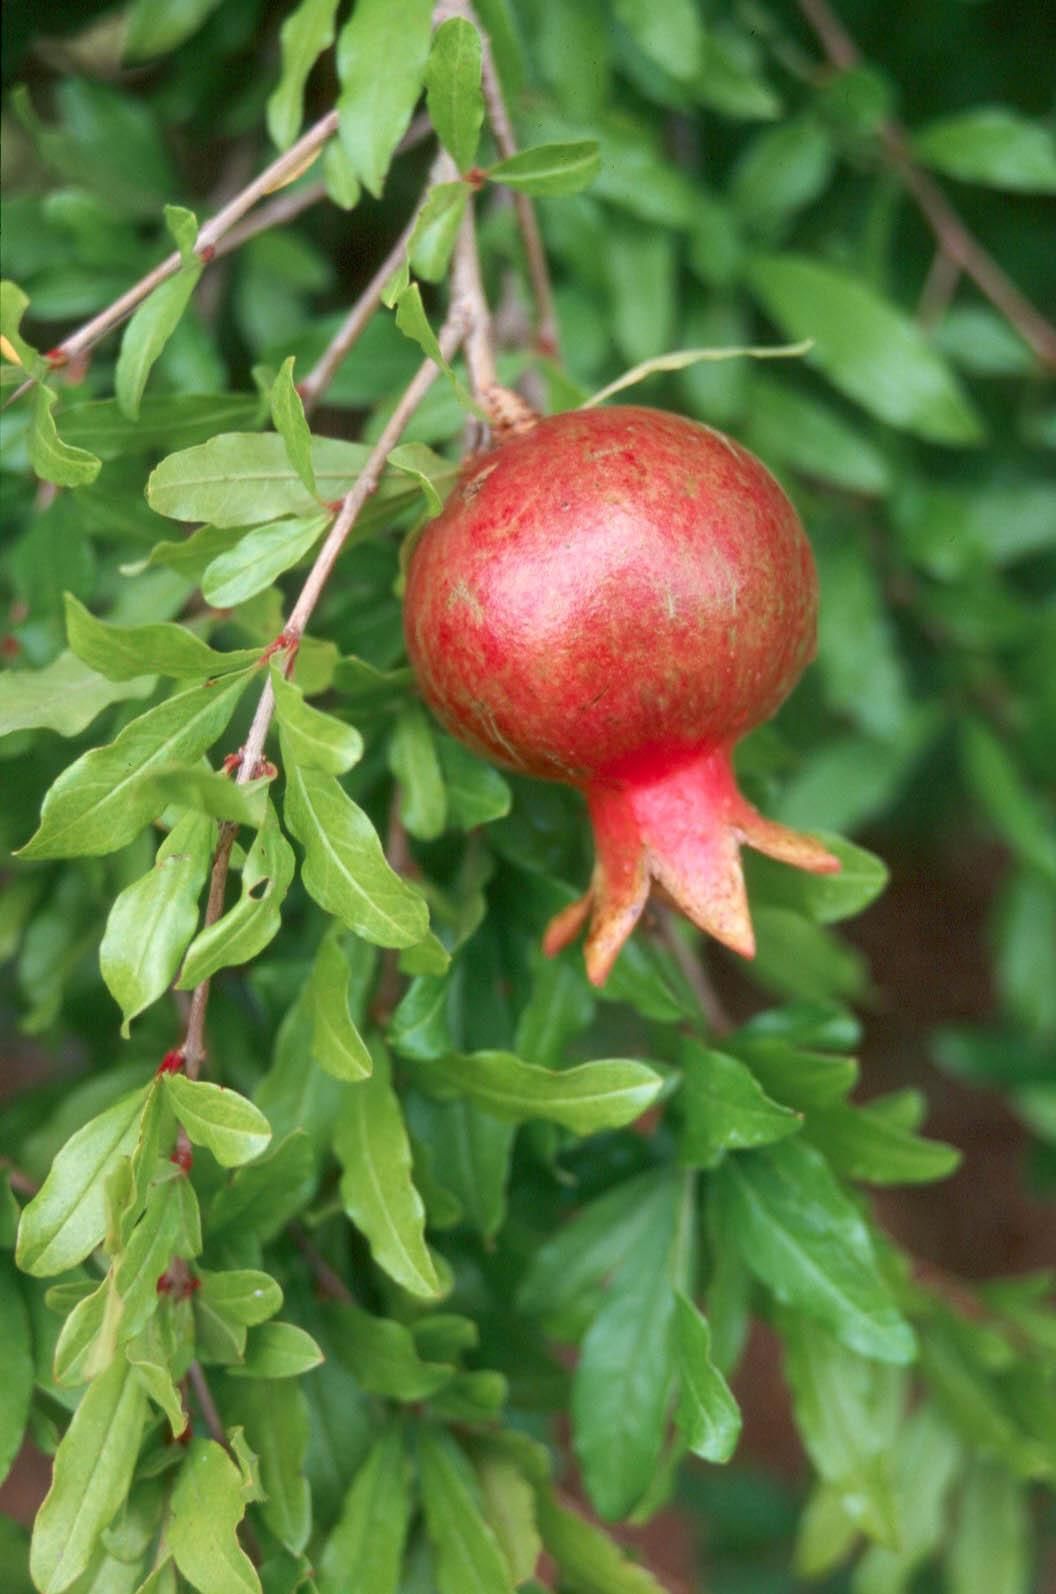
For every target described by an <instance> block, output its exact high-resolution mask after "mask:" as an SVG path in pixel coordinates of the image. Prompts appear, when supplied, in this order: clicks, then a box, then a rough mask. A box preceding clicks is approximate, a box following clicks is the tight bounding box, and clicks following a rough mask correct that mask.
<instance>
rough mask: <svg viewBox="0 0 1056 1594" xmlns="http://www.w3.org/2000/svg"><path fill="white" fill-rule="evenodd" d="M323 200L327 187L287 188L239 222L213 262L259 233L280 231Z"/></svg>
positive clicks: (313, 184) (217, 252)
mask: <svg viewBox="0 0 1056 1594" xmlns="http://www.w3.org/2000/svg"><path fill="white" fill-rule="evenodd" d="M325 198H326V184H325V183H324V182H322V181H319V182H317V183H305V185H304V187H303V188H287V189H284V190H283V192H282V193H281V194H276V195H275V197H274V199H269V200H268V202H267V204H266V205H261V207H260V209H259V210H258V211H256V212H255V213H254V214H253V215H252V216H247V217H246V219H245V221H242V222H239V224H238V226H237V227H232V229H231V231H230V232H229V233H227V234H225V236H224V237H223V238H221V240H220V242H219V243H218V244H217V246H216V255H215V257H214V258H215V259H217V260H221V259H223V257H224V255H229V254H232V253H233V252H234V250H236V249H241V247H242V245H243V244H245V243H248V242H249V240H250V239H251V238H256V237H257V236H258V235H259V234H260V233H262V232H267V231H268V230H269V229H270V228H272V227H282V226H284V225H285V224H286V222H288V221H293V220H294V218H295V217H297V216H300V215H303V213H304V212H305V211H306V210H310V209H311V208H312V206H313V205H317V204H318V203H319V201H320V200H321V199H325Z"/></svg>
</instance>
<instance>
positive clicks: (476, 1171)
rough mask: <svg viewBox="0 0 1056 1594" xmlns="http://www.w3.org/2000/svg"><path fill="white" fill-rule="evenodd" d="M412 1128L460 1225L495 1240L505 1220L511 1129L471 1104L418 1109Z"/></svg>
mask: <svg viewBox="0 0 1056 1594" xmlns="http://www.w3.org/2000/svg"><path fill="white" fill-rule="evenodd" d="M412 1127H413V1128H414V1130H415V1133H416V1135H417V1136H418V1137H419V1141H420V1144H421V1148H422V1151H423V1153H424V1152H425V1150H426V1148H427V1150H428V1154H429V1155H430V1156H431V1157H432V1158H433V1160H434V1161H435V1165H436V1173H437V1174H438V1175H439V1178H440V1181H441V1186H442V1189H443V1191H444V1193H445V1194H446V1195H447V1196H448V1198H449V1199H450V1198H453V1199H454V1202H455V1204H456V1205H457V1206H458V1208H459V1209H460V1211H461V1214H462V1216H463V1217H464V1219H465V1221H466V1222H467V1223H468V1224H470V1226H471V1227H472V1228H474V1229H476V1230H477V1231H478V1233H480V1234H483V1235H485V1236H490V1235H493V1234H497V1233H498V1231H499V1229H500V1228H501V1227H502V1224H503V1220H504V1219H505V1216H506V1186H507V1184H508V1182H509V1177H510V1158H511V1154H512V1151H513V1141H514V1136H515V1133H516V1131H515V1129H514V1127H513V1125H512V1124H508V1123H503V1122H501V1121H500V1120H499V1119H498V1118H493V1117H492V1116H491V1114H490V1113H486V1112H481V1111H480V1110H479V1108H477V1107H474V1106H473V1104H472V1102H469V1101H448V1102H421V1103H419V1105H418V1111H417V1112H416V1113H415V1115H414V1117H413V1119H412Z"/></svg>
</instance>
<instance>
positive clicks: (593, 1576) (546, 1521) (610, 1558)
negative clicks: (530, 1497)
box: [536, 1485, 665, 1594]
mask: <svg viewBox="0 0 1056 1594" xmlns="http://www.w3.org/2000/svg"><path fill="white" fill-rule="evenodd" d="M536 1510H537V1514H538V1520H539V1530H540V1532H541V1533H542V1536H543V1543H544V1544H545V1545H546V1548H547V1549H548V1550H549V1552H550V1554H551V1555H552V1556H553V1558H554V1560H555V1561H556V1562H557V1564H558V1566H559V1567H560V1568H561V1570H562V1572H564V1573H566V1574H567V1577H568V1579H569V1581H570V1583H571V1586H572V1587H573V1588H575V1589H576V1590H577V1594H665V1590H664V1589H663V1588H662V1587H661V1585H660V1584H659V1583H658V1582H657V1581H656V1579H655V1577H653V1576H652V1574H651V1573H650V1572H647V1571H646V1569H645V1567H644V1566H638V1565H637V1564H636V1563H635V1562H634V1561H632V1560H631V1559H630V1557H629V1556H628V1555H626V1554H625V1553H624V1551H623V1550H621V1548H620V1546H619V1545H618V1544H617V1543H616V1541H615V1539H612V1538H610V1537H609V1535H608V1534H607V1533H605V1532H603V1531H602V1529H601V1528H596V1527H594V1526H593V1524H592V1523H590V1522H587V1521H585V1520H584V1518H583V1517H581V1516H580V1515H579V1513H578V1512H576V1511H566V1510H563V1509H562V1507H561V1506H559V1505H558V1504H557V1501H556V1498H555V1496H554V1492H553V1490H552V1489H551V1488H549V1487H548V1486H546V1485H541V1486H540V1487H539V1488H537V1490H536Z"/></svg>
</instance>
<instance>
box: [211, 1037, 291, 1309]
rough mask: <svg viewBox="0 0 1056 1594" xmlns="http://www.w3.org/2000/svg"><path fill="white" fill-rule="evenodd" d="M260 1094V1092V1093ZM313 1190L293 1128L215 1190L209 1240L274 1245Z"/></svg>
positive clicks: (262, 1093)
mask: <svg viewBox="0 0 1056 1594" xmlns="http://www.w3.org/2000/svg"><path fill="white" fill-rule="evenodd" d="M291 1013H292V1015H293V1021H294V1023H296V1024H297V1025H298V1026H299V1025H300V1024H301V1022H302V1019H301V1015H300V1013H299V1012H298V1010H297V1009H296V1008H291ZM280 1041H281V1033H280ZM305 1072H307V1073H308V1074H312V1073H313V1072H314V1070H311V1069H305ZM261 1095H262V1096H263V1095H265V1093H264V1092H263V1091H262V1092H261ZM315 1185H316V1177H315V1163H314V1158H313V1155H312V1143H311V1140H310V1139H309V1137H308V1135H307V1134H306V1133H305V1130H304V1129H302V1128H297V1129H294V1130H293V1131H292V1132H291V1133H289V1134H286V1135H285V1136H284V1138H283V1139H281V1140H278V1141H277V1142H273V1143H272V1145H271V1146H270V1147H269V1149H268V1150H267V1151H266V1152H265V1153H264V1155H263V1156H262V1157H258V1159H257V1160H256V1162H252V1163H250V1164H249V1166H248V1167H244V1168H239V1169H238V1171H237V1173H236V1174H235V1175H234V1177H233V1178H232V1179H231V1182H230V1183H229V1184H226V1185H223V1186H222V1187H221V1189H219V1190H218V1191H217V1193H216V1195H215V1197H214V1198H213V1203H212V1206H211V1207H210V1209H209V1234H210V1237H212V1236H213V1235H214V1234H218V1233H223V1232H224V1231H225V1230H228V1229H236V1230H238V1231H239V1232H240V1233H242V1234H246V1235H254V1236H256V1237H257V1238H259V1239H260V1240H261V1241H262V1242H265V1243H266V1242H267V1241H268V1240H273V1239H274V1238H275V1236H276V1234H278V1232H279V1230H280V1229H281V1228H283V1226H284V1225H285V1224H287V1223H288V1222H289V1221H290V1219H291V1218H292V1217H294V1215H295V1214H296V1213H298V1212H300V1211H302V1210H303V1208H304V1207H305V1206H307V1204H308V1202H309V1201H310V1200H311V1198H312V1194H313V1192H314V1190H315ZM206 1298H207V1299H208V1298H209V1297H208V1296H206ZM235 1315H236V1317H237V1320H238V1321H239V1322H243V1321H245V1319H244V1318H242V1317H241V1316H238V1314H237V1313H236V1314H235Z"/></svg>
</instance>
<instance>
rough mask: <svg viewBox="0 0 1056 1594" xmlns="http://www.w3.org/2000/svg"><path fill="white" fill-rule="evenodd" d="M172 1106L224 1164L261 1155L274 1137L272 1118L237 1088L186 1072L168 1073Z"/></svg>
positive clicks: (194, 1135)
mask: <svg viewBox="0 0 1056 1594" xmlns="http://www.w3.org/2000/svg"><path fill="white" fill-rule="evenodd" d="M165 1087H166V1090H167V1091H168V1095H169V1100H170V1102H171V1104H172V1110H173V1112H174V1113H175V1114H176V1116H177V1118H178V1119H179V1120H180V1123H181V1124H182V1125H183V1127H184V1129H186V1131H187V1134H188V1135H189V1137H190V1139H191V1140H192V1141H193V1142H194V1144H195V1145H196V1146H207V1147H208V1148H209V1150H210V1151H211V1152H212V1153H213V1156H214V1157H215V1158H216V1160H217V1162H218V1163H219V1164H220V1166H221V1167H222V1168H237V1167H238V1166H239V1165H240V1164H241V1163H243V1162H251V1161H252V1160H253V1158H254V1157H259V1155H260V1153H261V1152H262V1151H263V1150H264V1149H265V1147H266V1146H267V1144H268V1141H269V1140H270V1139H271V1128H270V1126H269V1124H268V1120H267V1119H266V1118H265V1117H264V1114H263V1113H262V1112H261V1111H260V1110H259V1108H257V1107H254V1105H253V1103H252V1102H250V1101H247V1100H246V1098H245V1097H244V1096H240V1095H238V1093H237V1091H233V1090H224V1089H223V1087H222V1086H220V1085H211V1084H207V1083H206V1081H205V1080H201V1079H186V1078H185V1077H184V1076H183V1075H182V1074H166V1076H165Z"/></svg>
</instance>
